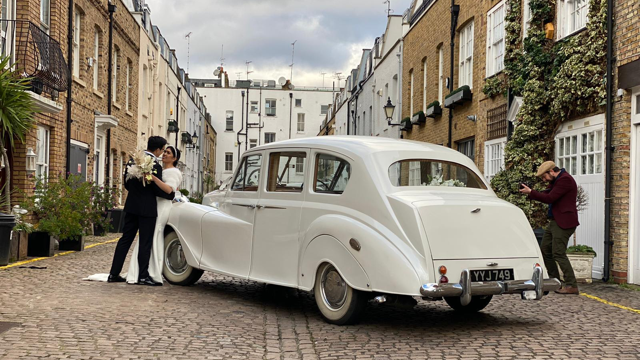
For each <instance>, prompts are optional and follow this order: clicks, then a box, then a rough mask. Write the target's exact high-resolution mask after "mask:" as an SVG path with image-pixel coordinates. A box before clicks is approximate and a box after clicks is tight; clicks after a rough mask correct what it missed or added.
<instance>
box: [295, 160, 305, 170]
mask: <svg viewBox="0 0 640 360" xmlns="http://www.w3.org/2000/svg"><path fill="white" fill-rule="evenodd" d="M304 160H305V158H303V157H300V156H299V157H297V158H296V174H302V173H304Z"/></svg>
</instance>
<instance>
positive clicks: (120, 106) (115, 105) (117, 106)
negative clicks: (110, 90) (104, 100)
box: [112, 101, 122, 110]
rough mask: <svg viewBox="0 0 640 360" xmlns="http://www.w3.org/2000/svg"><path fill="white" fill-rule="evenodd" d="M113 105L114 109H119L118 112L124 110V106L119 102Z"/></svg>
mask: <svg viewBox="0 0 640 360" xmlns="http://www.w3.org/2000/svg"><path fill="white" fill-rule="evenodd" d="M112 105H113V107H114V108H116V109H118V110H122V105H120V104H118V103H117V102H115V101H114V102H113V103H112Z"/></svg>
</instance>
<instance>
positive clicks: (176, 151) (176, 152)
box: [167, 145, 180, 166]
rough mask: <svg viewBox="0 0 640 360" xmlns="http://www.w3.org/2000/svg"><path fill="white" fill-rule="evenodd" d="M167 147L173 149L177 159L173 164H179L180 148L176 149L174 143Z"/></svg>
mask: <svg viewBox="0 0 640 360" xmlns="http://www.w3.org/2000/svg"><path fill="white" fill-rule="evenodd" d="M167 149H171V152H172V153H173V156H174V157H175V158H176V160H175V161H174V162H173V166H178V160H180V150H178V149H176V148H175V147H173V146H172V145H169V146H167Z"/></svg>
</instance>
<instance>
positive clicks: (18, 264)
mask: <svg viewBox="0 0 640 360" xmlns="http://www.w3.org/2000/svg"><path fill="white" fill-rule="evenodd" d="M118 239H120V237H117V238H115V239H111V240H107V241H103V242H99V243H95V244H91V245H87V246H85V247H84V249H85V250H86V249H91V248H92V247H96V246H100V245H105V244H111V243H114V242H116V241H118ZM75 252H76V251H65V252H61V253H57V254H55V255H53V256H51V257H39V258H35V259H30V260H25V261H19V262H16V263H13V264H10V265H6V266H0V270H5V269H9V268H12V267H16V266H22V265H25V264H31V263H34V262H36V261H40V260H46V259H51V258H54V257H56V256H64V255H69V254H73V253H75Z"/></svg>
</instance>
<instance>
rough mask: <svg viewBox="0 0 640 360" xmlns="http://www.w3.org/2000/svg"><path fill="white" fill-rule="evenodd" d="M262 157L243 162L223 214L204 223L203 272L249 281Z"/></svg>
mask: <svg viewBox="0 0 640 360" xmlns="http://www.w3.org/2000/svg"><path fill="white" fill-rule="evenodd" d="M262 163H263V161H262V154H261V153H255V152H252V153H250V154H247V155H245V156H244V157H243V158H242V161H241V162H240V166H239V167H238V169H237V171H236V174H235V176H234V178H233V181H232V182H231V184H230V185H229V190H228V191H227V195H226V196H225V199H224V201H223V202H222V203H221V204H220V205H219V209H220V211H213V212H211V213H208V214H206V215H205V216H204V218H203V220H202V237H203V240H204V241H203V249H204V251H203V254H202V260H201V263H202V266H203V268H207V269H211V270H214V271H217V272H221V273H226V274H230V275H234V276H238V277H244V278H247V277H248V276H249V270H250V268H251V242H252V237H253V232H254V217H255V212H256V205H257V203H258V199H259V197H260V191H259V188H260V186H259V184H260V180H261V176H260V174H261V173H262V166H263V165H262Z"/></svg>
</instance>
